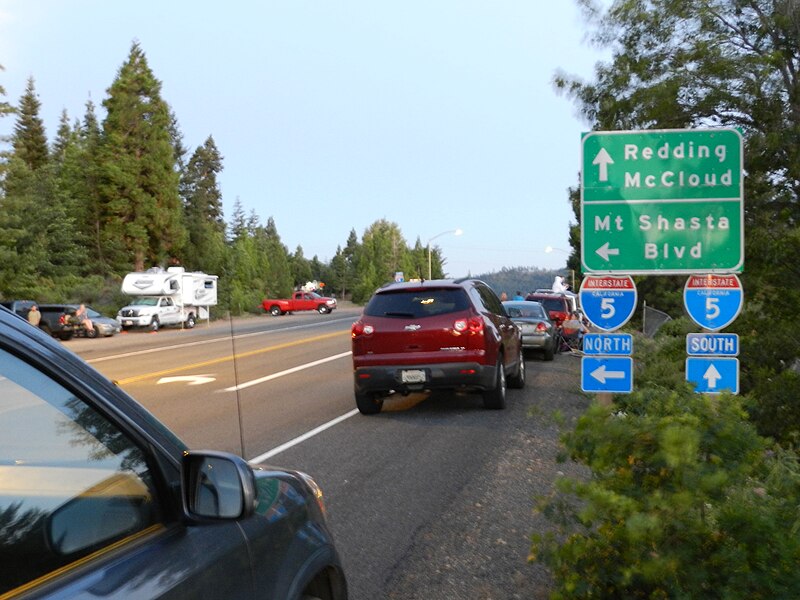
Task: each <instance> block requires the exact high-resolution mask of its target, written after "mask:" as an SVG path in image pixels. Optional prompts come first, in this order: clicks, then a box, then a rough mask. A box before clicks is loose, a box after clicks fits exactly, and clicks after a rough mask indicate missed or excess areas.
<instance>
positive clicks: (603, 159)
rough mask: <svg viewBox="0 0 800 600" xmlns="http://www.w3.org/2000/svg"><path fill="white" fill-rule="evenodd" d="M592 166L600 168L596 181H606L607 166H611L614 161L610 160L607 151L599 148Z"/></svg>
mask: <svg viewBox="0 0 800 600" xmlns="http://www.w3.org/2000/svg"><path fill="white" fill-rule="evenodd" d="M592 164H593V165H598V166H599V167H600V169H599V170H598V175H597V181H608V165H613V164H614V160H613V159H612V158H611V155H610V154H609V153H608V151H606V149H605V148H600V151H599V152H598V153H597V156H595V157H594V160H593V161H592Z"/></svg>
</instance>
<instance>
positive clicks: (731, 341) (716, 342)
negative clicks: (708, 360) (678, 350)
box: [686, 333, 739, 356]
mask: <svg viewBox="0 0 800 600" xmlns="http://www.w3.org/2000/svg"><path fill="white" fill-rule="evenodd" d="M686 354H691V355H692V356H739V336H738V335H737V334H735V333H690V334H688V335H687V336H686Z"/></svg>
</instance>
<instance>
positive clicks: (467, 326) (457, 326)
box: [453, 317, 483, 333]
mask: <svg viewBox="0 0 800 600" xmlns="http://www.w3.org/2000/svg"><path fill="white" fill-rule="evenodd" d="M453 330H454V331H455V332H456V333H464V332H466V331H469V332H470V333H482V332H483V319H481V318H480V317H470V318H469V319H458V320H457V321H456V322H455V323H453Z"/></svg>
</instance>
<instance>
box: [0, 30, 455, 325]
mask: <svg viewBox="0 0 800 600" xmlns="http://www.w3.org/2000/svg"><path fill="white" fill-rule="evenodd" d="M0 69H2V67H0ZM0 72H1V71H0ZM102 109H103V110H102V111H98V107H97V106H95V104H94V103H93V102H92V101H91V100H90V101H88V102H87V103H86V105H85V111H84V114H83V116H82V117H81V118H79V119H74V120H72V119H71V118H70V116H69V115H68V114H67V112H66V111H62V113H61V118H60V121H59V124H58V130H57V132H56V135H55V137H54V141H53V142H52V143H49V142H48V135H47V132H46V130H45V125H44V123H43V120H42V118H41V116H40V111H41V105H40V102H39V99H38V96H37V93H36V85H35V80H34V78H33V77H30V78H29V80H28V83H27V86H26V89H25V91H24V93H23V95H22V97H21V98H20V99H19V101H18V102H16V103H12V102H10V101H9V99H8V98H6V93H5V90H4V89H3V88H2V86H0V118H8V119H12V120H13V122H14V126H13V131H12V133H11V135H10V136H9V137H8V139H5V140H2V141H3V142H4V144H3V146H2V154H1V155H0V296H2V297H3V298H5V299H32V300H35V301H38V302H88V303H91V304H92V305H94V307H95V308H97V309H100V310H105V311H106V312H108V313H110V314H115V313H116V310H117V308H119V307H120V306H122V305H124V304H125V303H126V302H125V298H124V296H122V295H121V293H120V291H119V289H120V283H121V281H122V278H123V277H124V275H125V274H126V273H128V272H131V271H143V270H146V269H148V268H151V267H162V268H166V267H170V266H182V267H184V268H185V269H186V270H187V271H203V272H206V273H212V274H215V275H219V276H220V279H219V282H220V293H219V298H220V306H218V307H216V310H217V312H218V313H220V314H221V313H222V312H223V311H230V312H231V313H232V314H234V315H237V314H243V313H247V312H256V311H258V310H259V305H260V302H261V300H262V299H263V298H264V297H266V296H271V297H286V296H288V295H289V294H290V293H291V291H292V290H293V289H295V288H296V287H298V286H301V285H304V284H306V283H307V282H310V281H316V282H321V283H323V284H324V286H325V287H324V288H323V289H322V290H321V291H323V292H324V293H325V294H326V295H335V296H337V297H338V298H348V299H352V300H353V301H354V302H356V303H363V302H365V301H366V300H367V299H369V297H370V296H371V295H372V292H373V291H374V290H375V289H376V288H378V287H379V286H381V285H383V284H384V283H386V282H388V281H391V280H393V278H394V274H395V273H396V272H398V271H402V272H403V273H404V275H405V277H406V279H410V278H414V277H416V278H421V277H424V276H425V275H426V274H427V272H428V258H429V257H428V248H427V246H425V245H423V244H422V243H421V241H420V240H419V239H417V240H416V242H415V243H414V245H413V246H411V245H409V243H408V242H407V241H406V240H405V239H404V238H403V235H402V232H401V231H400V229H399V227H398V226H397V225H396V224H395V223H392V222H388V221H386V220H378V221H376V222H374V223H373V224H372V225H370V226H369V227H368V228H367V229H366V230H365V231H364V232H362V234H361V236H360V237H359V236H358V235H357V234H356V232H355V230H351V231H350V232H349V234H348V232H346V231H343V232H342V240H343V243H342V244H341V245H340V246H339V247H337V248H336V251H335V253H332V254H333V258H332V259H330V261H328V262H323V261H321V260H320V259H319V258H318V257H316V256H314V257H311V258H308V257H306V256H305V255H304V253H303V248H302V246H300V245H298V246H297V248H295V249H294V250H293V251H292V250H290V249H289V248H287V247H286V246H285V245H284V244H283V243H282V242H281V238H280V235H279V233H278V229H277V226H276V224H275V222H274V220H273V219H272V217H268V218H267V219H266V222H264V221H263V220H262V216H261V215H258V214H256V213H255V211H251V212H250V214H246V213H245V211H244V209H243V208H242V204H241V202H240V200H239V199H238V198H237V200H236V202H235V204H234V208H233V214H232V215H230V217H229V218H228V219H227V220H226V218H225V215H224V214H223V207H222V204H223V203H222V194H221V191H220V186H219V183H218V176H219V174H220V173H221V171H222V170H223V168H224V164H223V158H224V157H223V154H222V152H221V151H220V149H219V148H218V147H217V145H216V143H215V141H214V138H213V136H212V135H210V134H209V135H208V137H207V138H206V140H205V142H204V143H203V144H202V145H201V146H199V147H197V148H195V149H194V150H192V149H189V148H187V147H185V146H184V144H183V136H182V134H181V131H180V126H179V121H178V116H177V115H176V114H174V112H173V111H172V109H171V108H170V106H169V104H168V103H167V101H166V100H165V99H164V98H163V97H162V95H161V82H160V81H159V80H158V79H157V78H156V76H155V75H154V73H153V72H152V70H151V69H150V67H149V65H148V61H147V57H146V55H145V52H144V50H143V49H142V48H141V46H140V45H139V44H138V43H137V42H134V43H133V44H132V45H131V48H130V52H129V54H128V56H127V58H126V59H125V61H124V63H123V64H122V66H121V67H120V68H119V70H118V72H117V74H116V77H115V78H114V79H113V81H112V83H111V85H110V86H109V88H108V90H107V96H106V97H105V98H104V99H103V101H102ZM98 112H102V113H103V114H104V115H105V116H104V118H102V119H101V118H99V117H98ZM430 252H431V256H430V259H431V261H430V262H431V273H432V276H433V277H434V278H437V277H442V276H444V264H445V262H446V261H445V260H444V258H443V257H442V255H441V252H440V249H439V248H438V247H437V246H433V247H431V249H430Z"/></svg>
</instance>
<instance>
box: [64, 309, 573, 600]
mask: <svg viewBox="0 0 800 600" xmlns="http://www.w3.org/2000/svg"><path fill="white" fill-rule="evenodd" d="M356 314H357V313H344V312H339V313H338V315H337V313H334V315H328V316H319V315H316V314H314V315H293V316H287V317H280V318H274V319H273V318H271V317H263V318H256V319H250V320H247V321H245V322H238V321H237V322H236V323H235V324H234V325H232V326H230V327H229V332H230V331H233V332H234V333H235V334H236V335H235V338H234V339H233V341H232V340H231V336H230V335H229V334H228V335H226V331H225V327H224V326H222V325H220V324H216V325H213V326H212V327H210V328H205V329H203V328H198V329H197V330H194V331H191V332H175V331H172V332H168V331H164V332H159V333H158V334H152V335H151V334H128V336H123V337H122V338H119V339H110V340H75V341H73V342H70V343H69V345H70V346H71V347H72V348H73V349H75V350H77V351H79V352H80V353H81V354H82V355H84V357H86V358H88V359H90V360H92V361H93V363H94V365H95V366H96V367H97V368H99V369H100V370H101V371H104V372H105V373H106V374H107V375H109V376H111V377H113V378H115V379H117V380H118V381H120V384H121V385H122V387H123V388H124V389H126V390H127V391H129V392H130V393H132V394H133V395H134V396H135V397H137V398H138V399H139V400H140V401H141V402H142V403H143V404H145V405H146V406H148V407H149V408H150V409H151V410H152V411H153V412H154V413H156V415H157V416H159V417H160V418H162V419H163V420H165V421H166V422H167V423H168V424H169V425H170V426H171V427H173V428H174V429H175V430H176V431H177V432H178V433H179V435H181V437H183V438H184V439H185V440H186V441H187V442H188V443H189V444H190V445H191V446H193V447H201V446H202V447H205V448H221V449H226V450H232V451H237V452H241V447H242V443H243V444H244V448H245V451H244V453H243V454H244V455H245V456H246V457H247V458H249V459H253V458H257V459H259V460H262V461H264V462H268V463H273V464H278V465H280V466H284V467H290V468H296V469H300V470H303V471H306V472H308V473H310V474H312V475H313V476H314V477H315V479H317V481H318V482H319V483H320V484H321V486H322V489H323V490H324V492H325V497H326V503H327V506H328V512H329V517H330V522H331V527H332V529H333V532H334V535H335V538H336V540H337V544H338V546H339V548H340V551H341V554H342V559H343V562H344V565H345V569H346V572H347V576H348V580H349V584H350V591H351V599H352V600H379V599H381V598H385V599H416V598H419V599H423V598H424V599H426V600H437V599H442V600H449V599H451V598H459V599H476V600H477V599H481V600H485V599H498V600H500V599H503V600H505V599H513V598H546V597H547V591H548V582H549V580H548V577H547V574H546V573H545V572H544V571H543V570H542V569H541V568H540V567H538V566H536V565H532V564H529V563H528V561H527V556H528V551H529V547H530V534H531V532H532V531H534V530H535V529H537V528H538V529H541V528H542V527H544V526H545V525H546V523H544V522H543V520H542V519H541V518H540V517H538V516H536V515H534V514H533V511H532V509H533V506H534V496H535V495H536V494H539V493H545V492H547V491H548V490H549V489H550V488H551V486H552V484H553V481H554V480H555V479H556V478H557V477H558V476H559V475H560V474H561V473H577V472H578V470H577V469H576V468H575V467H574V466H569V465H564V464H558V463H557V462H556V455H557V452H558V438H559V434H560V430H559V425H558V423H559V420H558V419H555V418H554V415H555V414H556V413H560V414H561V415H563V418H564V419H565V420H566V422H567V424H568V425H570V424H571V423H572V420H573V419H574V418H576V417H577V416H578V415H579V414H581V412H582V411H583V410H584V408H585V407H586V405H587V403H588V399H587V398H586V397H585V396H584V395H583V394H581V393H580V391H579V387H580V386H579V363H580V361H579V359H577V358H575V357H574V356H570V355H558V356H556V359H555V361H553V362H544V361H542V360H540V359H539V358H536V357H533V358H530V360H529V361H528V381H527V387H526V388H525V389H524V390H510V391H509V397H508V399H509V402H508V408H507V409H506V410H503V411H487V410H485V409H484V408H483V406H482V402H481V399H480V397H479V396H476V395H466V394H440V395H437V396H431V397H428V396H427V395H423V394H417V395H412V396H409V397H407V398H403V397H399V398H392V399H388V400H387V401H386V403H385V405H384V411H383V412H382V413H381V414H379V415H375V416H370V417H365V416H362V415H360V414H358V413H355V414H353V413H354V411H353V408H354V401H353V397H352V375H351V371H350V369H351V366H350V358H349V356H348V355H347V350H348V349H349V326H350V323H352V321H353V320H354V318H355V316H356ZM337 316H338V317H339V318H337ZM229 332H228V333H229ZM234 352H235V353H236V355H237V357H238V358H237V361H235V363H234V361H232V355H233V353H234ZM301 367H302V368H301ZM199 376H208V377H210V378H212V379H213V381H211V382H206V383H201V384H197V385H190V384H189V380H190V379H191V378H192V377H199ZM175 377H178V378H180V377H187V378H188V380H185V381H182V380H180V379H179V380H177V381H176V380H174V379H173V380H171V381H169V382H164V380H165V379H167V378H175ZM243 383H247V384H248V387H246V388H244V389H241V390H239V392H238V393H237V392H233V391H231V387H235V386H236V385H237V384H238V385H241V384H243ZM337 419H339V420H338V421H337ZM240 425H241V429H240V427H239V426H240ZM320 425H330V426H329V427H328V428H327V429H324V430H322V431H319V432H318V433H316V434H315V435H313V436H311V437H308V438H305V436H304V434H307V433H309V432H313V431H314V430H315V429H316V428H318V427H319V426H320ZM287 443H288V444H290V445H289V446H288V447H284V445H285V444H287ZM282 448H283V449H282Z"/></svg>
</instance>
